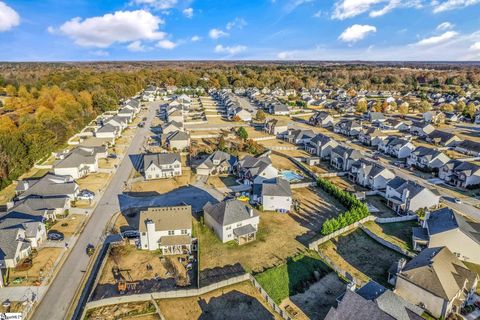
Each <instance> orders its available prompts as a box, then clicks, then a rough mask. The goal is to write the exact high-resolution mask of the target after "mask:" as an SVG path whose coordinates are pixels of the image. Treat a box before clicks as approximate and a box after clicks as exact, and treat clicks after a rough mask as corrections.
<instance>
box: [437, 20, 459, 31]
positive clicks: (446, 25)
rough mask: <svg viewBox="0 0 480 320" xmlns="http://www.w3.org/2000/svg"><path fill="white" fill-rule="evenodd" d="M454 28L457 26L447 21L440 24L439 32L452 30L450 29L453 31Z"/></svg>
mask: <svg viewBox="0 0 480 320" xmlns="http://www.w3.org/2000/svg"><path fill="white" fill-rule="evenodd" d="M454 27H455V25H454V24H453V23H450V22H448V21H445V22H443V23H440V24H439V25H438V26H437V30H450V29H453V28H454Z"/></svg>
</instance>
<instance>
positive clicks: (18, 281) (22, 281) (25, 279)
mask: <svg viewBox="0 0 480 320" xmlns="http://www.w3.org/2000/svg"><path fill="white" fill-rule="evenodd" d="M62 251H64V249H63V248H43V249H40V250H38V252H36V253H32V264H31V266H30V267H28V266H27V264H26V263H23V264H22V263H21V264H20V265H18V266H17V267H16V268H13V269H10V270H9V277H8V281H9V286H32V285H38V284H39V283H41V282H42V280H43V278H44V277H45V276H47V275H48V274H49V273H50V272H51V271H52V269H53V267H54V263H55V261H56V260H57V259H58V257H59V256H60V254H61V253H62Z"/></svg>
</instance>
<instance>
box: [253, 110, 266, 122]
mask: <svg viewBox="0 0 480 320" xmlns="http://www.w3.org/2000/svg"><path fill="white" fill-rule="evenodd" d="M255 119H256V120H257V121H259V122H263V121H265V119H266V115H265V111H263V110H258V111H257V114H256V115H255Z"/></svg>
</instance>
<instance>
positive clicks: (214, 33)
mask: <svg viewBox="0 0 480 320" xmlns="http://www.w3.org/2000/svg"><path fill="white" fill-rule="evenodd" d="M208 36H209V37H210V38H212V39H218V38H221V37H227V36H228V33H227V32H225V31H223V30H221V29H217V28H214V29H211V30H210V31H209V32H208Z"/></svg>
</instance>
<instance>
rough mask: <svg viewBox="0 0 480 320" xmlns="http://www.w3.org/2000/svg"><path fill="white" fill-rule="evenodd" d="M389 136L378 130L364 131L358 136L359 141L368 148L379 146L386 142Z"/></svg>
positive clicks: (369, 129)
mask: <svg viewBox="0 0 480 320" xmlns="http://www.w3.org/2000/svg"><path fill="white" fill-rule="evenodd" d="M387 137H388V134H387V133H385V132H383V131H382V130H380V129H378V128H368V129H362V131H360V134H359V135H358V140H359V141H360V142H361V143H363V144H364V145H367V146H378V145H379V144H380V142H382V141H384V140H386V139H387Z"/></svg>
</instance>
